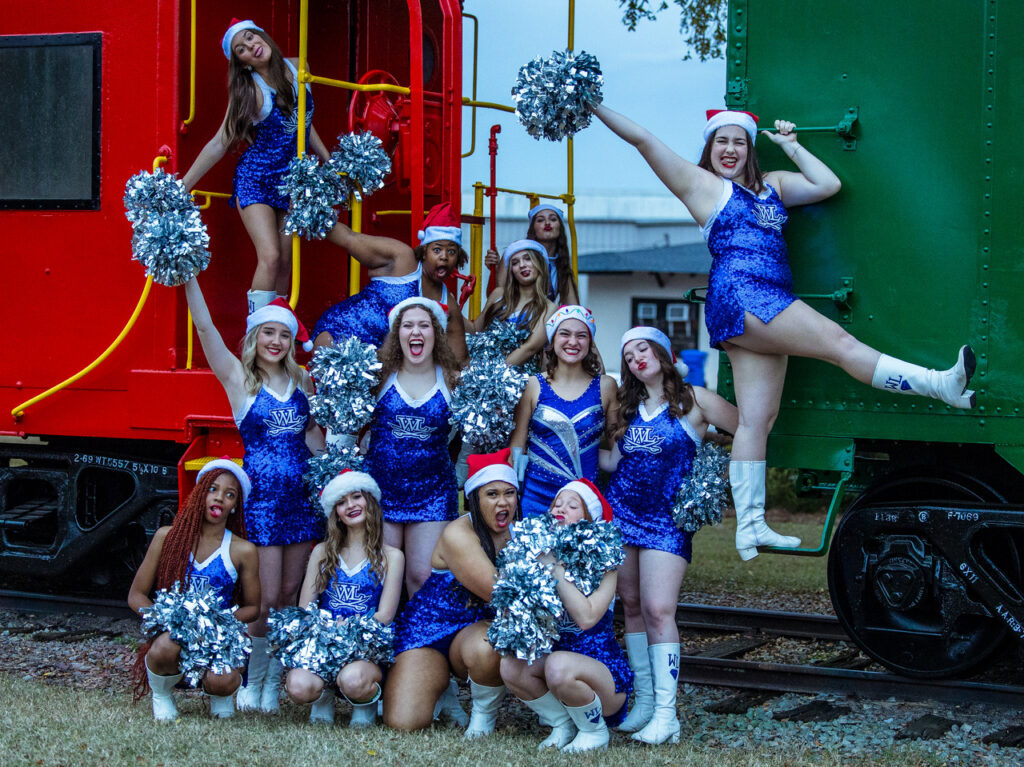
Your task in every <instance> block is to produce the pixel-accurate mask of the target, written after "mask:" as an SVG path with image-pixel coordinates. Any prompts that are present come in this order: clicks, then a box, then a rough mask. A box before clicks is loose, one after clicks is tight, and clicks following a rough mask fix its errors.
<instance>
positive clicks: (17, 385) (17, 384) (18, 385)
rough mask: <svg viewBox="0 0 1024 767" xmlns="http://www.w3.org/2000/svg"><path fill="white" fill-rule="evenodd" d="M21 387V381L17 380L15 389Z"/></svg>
mask: <svg viewBox="0 0 1024 767" xmlns="http://www.w3.org/2000/svg"><path fill="white" fill-rule="evenodd" d="M21 387H22V383H21V381H15V382H14V388H15V389H20V388H21Z"/></svg>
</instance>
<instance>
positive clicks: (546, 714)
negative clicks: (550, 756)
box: [519, 690, 576, 751]
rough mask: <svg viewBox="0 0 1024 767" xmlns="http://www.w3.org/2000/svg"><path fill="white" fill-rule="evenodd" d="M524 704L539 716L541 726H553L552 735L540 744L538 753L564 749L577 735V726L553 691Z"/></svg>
mask: <svg viewBox="0 0 1024 767" xmlns="http://www.w3.org/2000/svg"><path fill="white" fill-rule="evenodd" d="M519 700H523V699H522V698H520V699H519ZM523 704H524V705H525V706H526V707H527V708H528V709H530V710H531V711H533V712H534V713H535V714H536V715H537V718H538V719H540V722H541V724H548V725H550V726H551V734H550V735H548V736H547V737H546V738H545V739H544V740H542V741H541V742H540V745H539V746H537V750H538V751H542V750H544V749H545V748H562V747H563V746H565V745H567V744H568V743H569V742H570V741H571V740H572V739H573V736H574V735H576V725H574V724H573V723H572V718H571V717H570V716H569V711H568V710H567V709H566V707H565V706H564V705H563V704H562V701H560V700H559V699H558V698H556V697H555V695H554V693H552V692H551V690H548V691H547V692H546V693H544V694H543V695H541V696H540V697H539V698H534V699H533V700H523Z"/></svg>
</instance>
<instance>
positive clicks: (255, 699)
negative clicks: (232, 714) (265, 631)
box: [236, 637, 270, 711]
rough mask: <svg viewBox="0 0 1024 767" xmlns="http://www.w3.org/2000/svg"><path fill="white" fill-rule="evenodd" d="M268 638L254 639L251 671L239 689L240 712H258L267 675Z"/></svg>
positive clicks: (250, 660)
mask: <svg viewBox="0 0 1024 767" xmlns="http://www.w3.org/2000/svg"><path fill="white" fill-rule="evenodd" d="M269 660H270V656H269V655H267V638H266V637H252V652H251V653H250V654H249V671H248V673H247V674H246V678H245V684H244V685H243V686H242V687H240V688H238V697H237V700H236V704H237V705H238V710H239V711H256V710H257V709H259V707H260V696H261V695H262V694H263V679H264V677H266V675H267V663H268V661H269Z"/></svg>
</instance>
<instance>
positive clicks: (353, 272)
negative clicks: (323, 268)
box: [348, 189, 363, 296]
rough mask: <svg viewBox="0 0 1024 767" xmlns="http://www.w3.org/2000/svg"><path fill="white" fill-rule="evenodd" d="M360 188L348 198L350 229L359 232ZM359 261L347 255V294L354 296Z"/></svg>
mask: <svg viewBox="0 0 1024 767" xmlns="http://www.w3.org/2000/svg"><path fill="white" fill-rule="evenodd" d="M359 192H360V190H358V189H357V190H355V191H354V192H352V196H351V198H350V199H349V203H350V206H351V207H350V208H349V209H350V210H351V211H352V231H353V232H361V231H363V197H362V195H361V194H360V193H359ZM359 283H360V278H359V262H358V261H356V260H355V259H354V258H353V257H352V256H349V257H348V294H349V295H350V296H354V295H355V294H356V293H358V292H359Z"/></svg>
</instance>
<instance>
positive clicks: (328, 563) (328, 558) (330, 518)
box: [314, 491, 388, 595]
mask: <svg viewBox="0 0 1024 767" xmlns="http://www.w3.org/2000/svg"><path fill="white" fill-rule="evenodd" d="M360 492H362V494H363V499H364V500H365V501H366V536H365V537H364V539H363V548H364V550H365V552H366V558H367V559H369V560H370V567H371V568H372V569H373V572H375V573H376V574H377V578H379V579H380V582H381V583H383V582H384V578H385V576H387V573H388V561H387V557H385V556H384V512H383V511H381V508H380V504H379V503H378V502H377V499H376V498H374V497H373V496H372V495H370V494H369V493H368V492H366V491H360ZM347 540H348V528H347V527H346V526H345V523H344V522H342V521H341V520H340V519H338V515H337V514H335V513H334V509H331V513H330V514H328V515H327V537H326V538H324V556H323V559H321V560H320V572H318V573H317V574H316V583H315V588H314V590H315V591H316V593H317V594H318V595H319V594H323V593H324V591H326V590H327V586H328V585H329V584H330V582H331V578H332V577H333V576H334V571H335V570H336V569H337V567H338V563H339V562H340V561H341V550H342V549H343V548H344V547H345V541H347Z"/></svg>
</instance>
